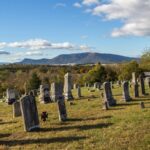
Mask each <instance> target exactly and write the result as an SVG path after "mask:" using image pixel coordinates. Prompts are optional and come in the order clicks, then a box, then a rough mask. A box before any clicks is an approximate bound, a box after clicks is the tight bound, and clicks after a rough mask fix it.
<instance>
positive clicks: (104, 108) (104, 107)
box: [102, 102, 109, 110]
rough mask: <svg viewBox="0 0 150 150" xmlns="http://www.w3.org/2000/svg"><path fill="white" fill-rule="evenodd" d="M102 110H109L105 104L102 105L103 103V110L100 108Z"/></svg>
mask: <svg viewBox="0 0 150 150" xmlns="http://www.w3.org/2000/svg"><path fill="white" fill-rule="evenodd" d="M102 109H103V110H108V109H109V108H108V103H107V102H104V103H103V108H102Z"/></svg>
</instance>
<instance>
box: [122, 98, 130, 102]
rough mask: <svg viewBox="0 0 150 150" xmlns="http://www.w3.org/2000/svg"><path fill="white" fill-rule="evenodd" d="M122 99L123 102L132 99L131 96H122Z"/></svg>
mask: <svg viewBox="0 0 150 150" xmlns="http://www.w3.org/2000/svg"><path fill="white" fill-rule="evenodd" d="M122 100H123V101H125V102H130V101H131V100H132V98H131V97H126V98H125V97H123V98H122Z"/></svg>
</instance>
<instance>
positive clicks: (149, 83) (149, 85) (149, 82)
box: [147, 78, 150, 88]
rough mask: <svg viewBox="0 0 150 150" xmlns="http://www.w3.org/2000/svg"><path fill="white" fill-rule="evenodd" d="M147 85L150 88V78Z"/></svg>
mask: <svg viewBox="0 0 150 150" xmlns="http://www.w3.org/2000/svg"><path fill="white" fill-rule="evenodd" d="M147 85H148V87H149V88H150V78H147Z"/></svg>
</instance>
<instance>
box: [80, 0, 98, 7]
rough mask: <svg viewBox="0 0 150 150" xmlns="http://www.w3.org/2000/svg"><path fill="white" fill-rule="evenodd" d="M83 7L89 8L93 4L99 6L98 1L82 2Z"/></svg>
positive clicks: (88, 0) (84, 0)
mask: <svg viewBox="0 0 150 150" xmlns="http://www.w3.org/2000/svg"><path fill="white" fill-rule="evenodd" d="M82 4H83V5H87V6H91V5H94V4H99V0H83V2H82Z"/></svg>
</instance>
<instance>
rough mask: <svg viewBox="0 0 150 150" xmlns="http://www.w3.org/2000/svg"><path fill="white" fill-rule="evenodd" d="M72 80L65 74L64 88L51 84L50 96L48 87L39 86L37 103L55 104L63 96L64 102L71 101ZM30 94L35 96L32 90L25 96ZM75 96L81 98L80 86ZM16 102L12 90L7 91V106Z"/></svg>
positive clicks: (58, 84)
mask: <svg viewBox="0 0 150 150" xmlns="http://www.w3.org/2000/svg"><path fill="white" fill-rule="evenodd" d="M71 90H72V79H71V74H70V73H67V74H66V75H65V76H64V87H63V84H61V83H52V84H51V94H50V88H49V85H41V86H40V94H39V101H40V102H41V103H49V102H52V101H54V102H56V101H57V99H59V97H61V96H62V94H63V95H64V99H65V100H68V101H69V100H73V99H74V98H73V95H72V92H71ZM29 93H32V95H34V96H35V95H36V94H34V93H36V92H35V90H32V91H30V92H28V93H26V95H27V94H29ZM77 96H78V97H79V98H80V97H81V88H80V86H78V87H77ZM15 101H16V93H15V90H14V89H7V91H6V102H7V103H8V104H13V103H14V102H15Z"/></svg>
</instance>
